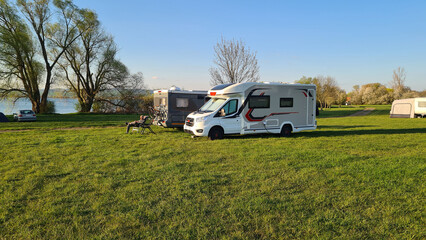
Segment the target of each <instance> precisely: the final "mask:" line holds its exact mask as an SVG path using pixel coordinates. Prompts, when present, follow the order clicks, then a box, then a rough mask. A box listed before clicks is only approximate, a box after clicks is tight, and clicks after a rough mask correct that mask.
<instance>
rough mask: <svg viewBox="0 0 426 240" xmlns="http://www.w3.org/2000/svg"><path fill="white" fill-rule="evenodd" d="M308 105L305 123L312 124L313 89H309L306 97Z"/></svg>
mask: <svg viewBox="0 0 426 240" xmlns="http://www.w3.org/2000/svg"><path fill="white" fill-rule="evenodd" d="M307 101H308V103H307V105H308V116H307V125H308V126H312V125H314V114H315V104H316V103H315V91H314V90H312V89H310V90H309V94H308V97H307Z"/></svg>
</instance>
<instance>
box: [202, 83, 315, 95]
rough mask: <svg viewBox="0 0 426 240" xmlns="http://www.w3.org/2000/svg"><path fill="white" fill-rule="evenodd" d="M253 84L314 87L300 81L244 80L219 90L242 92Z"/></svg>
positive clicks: (213, 89) (260, 85)
mask: <svg viewBox="0 0 426 240" xmlns="http://www.w3.org/2000/svg"><path fill="white" fill-rule="evenodd" d="M253 86H259V87H266V86H287V87H309V88H316V86H315V85H314V84H300V83H278V82H244V83H236V84H232V85H229V86H227V87H225V88H223V89H221V90H218V91H223V92H228V93H229V92H242V91H245V90H246V89H247V88H250V87H253ZM210 91H215V88H212V89H210Z"/></svg>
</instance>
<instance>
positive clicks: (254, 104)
mask: <svg viewBox="0 0 426 240" xmlns="http://www.w3.org/2000/svg"><path fill="white" fill-rule="evenodd" d="M269 100H270V97H269V96H251V97H250V99H249V108H269V104H270V103H269Z"/></svg>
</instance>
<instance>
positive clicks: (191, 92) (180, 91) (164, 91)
mask: <svg viewBox="0 0 426 240" xmlns="http://www.w3.org/2000/svg"><path fill="white" fill-rule="evenodd" d="M160 92H161V93H184V94H207V91H203V90H169V89H165V90H155V91H154V93H160Z"/></svg>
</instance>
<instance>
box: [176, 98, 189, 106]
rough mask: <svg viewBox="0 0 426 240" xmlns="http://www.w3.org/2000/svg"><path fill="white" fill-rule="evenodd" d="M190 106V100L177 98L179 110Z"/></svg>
mask: <svg viewBox="0 0 426 240" xmlns="http://www.w3.org/2000/svg"><path fill="white" fill-rule="evenodd" d="M188 105H189V99H188V98H176V107H178V108H187V107H188Z"/></svg>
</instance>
